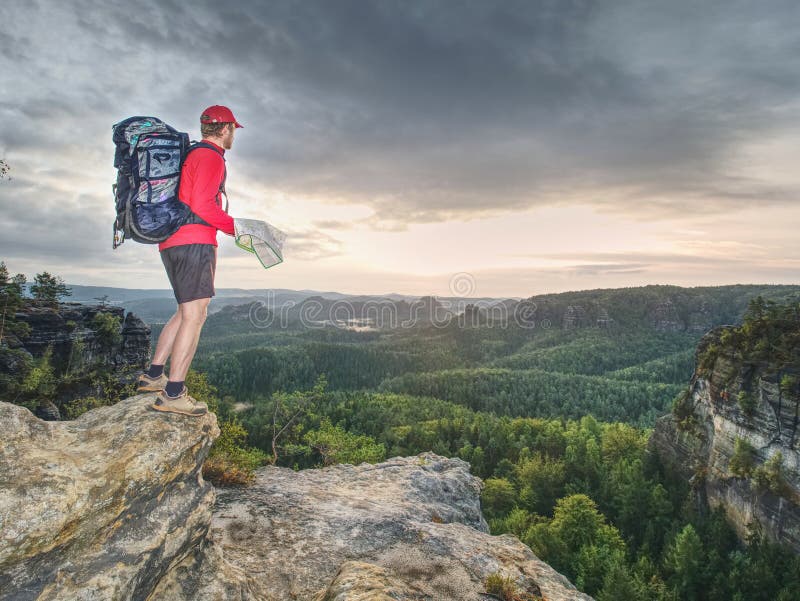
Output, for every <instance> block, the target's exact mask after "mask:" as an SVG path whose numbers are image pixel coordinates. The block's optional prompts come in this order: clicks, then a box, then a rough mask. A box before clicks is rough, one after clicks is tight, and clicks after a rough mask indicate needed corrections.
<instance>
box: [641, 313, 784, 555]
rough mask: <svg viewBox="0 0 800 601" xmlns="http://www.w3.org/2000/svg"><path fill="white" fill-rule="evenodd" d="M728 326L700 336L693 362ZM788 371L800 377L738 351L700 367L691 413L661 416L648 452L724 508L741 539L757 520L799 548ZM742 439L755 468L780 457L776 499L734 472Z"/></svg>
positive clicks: (691, 387)
mask: <svg viewBox="0 0 800 601" xmlns="http://www.w3.org/2000/svg"><path fill="white" fill-rule="evenodd" d="M727 327H728V326H719V327H717V328H714V329H713V330H711V331H709V332H708V333H707V334H706V335H705V336H704V337H703V338H702V340H701V341H700V343H699V345H698V347H697V350H696V353H695V365H697V363H698V358H699V357H700V356H701V355H702V353H704V352H705V350H706V349H707V347H708V346H709V345H711V344H714V345H718V344H719V342H720V337H721V335H722V333H723V332H724V330H725V329H726V328H727ZM790 374H791V375H794V376H798V375H800V374H798V373H797V372H796V370H795V371H794V372H793V371H792V369H789V368H784V369H781V370H775V369H774V368H773V367H772V366H770V365H768V364H765V363H759V362H752V361H749V360H748V358H746V357H741V356H737V355H732V354H722V355H719V356H718V357H717V358H716V360H715V362H714V365H713V367H712V368H711V370H710V372H709V373H707V374H705V375H701V373H700V371H699V370H698V368H697V367H696V368H695V372H694V375H693V376H692V378H691V381H690V383H689V390H688V391H687V392H688V396H687V398H686V401H685V406H686V408H687V409H686V411H687V412H688V415H687V416H686V417H685V418H684V419H683V420H681V419H680V418H679V417H677V416H676V415H673V414H670V415H665V416H663V417H661V418H659V419H658V420H657V422H656V426H655V430H654V432H653V435H652V436H651V438H650V449H651V451H653V452H656V453H658V455H659V456H660V457H661V459H662V460H663V461H664V463H665V464H667V465H668V466H670V467H671V468H672V469H675V470H677V471H678V472H679V473H680V474H681V475H682V476H683V477H685V478H687V479H689V481H690V482H691V483H692V484H693V485H694V488H695V490H696V492H697V493H698V495H699V499H698V500H699V501H701V503H707V504H708V505H710V506H712V507H716V506H718V505H720V504H722V506H723V507H724V509H725V512H726V514H727V516H728V518H729V519H730V521H731V523H732V524H733V525H734V527H735V528H736V530H737V532H738V534H739V535H740V537H741V538H744V537H745V536H746V533H747V526H748V524H750V523H751V522H752V521H753V520H757V521H758V522H759V523H760V524H761V526H762V527H763V528H764V532H765V534H767V535H768V536H769V537H770V538H771V539H772V540H776V541H782V542H785V543H788V544H789V545H791V546H792V547H793V548H794V549H795V550H797V551H800V450H798V434H800V433H798V423H799V422H800V419H799V417H800V400H799V399H798V398H797V397H796V396H795V397H794V398H792V396H791V395H787V394H785V392H782V391H781V387H780V386H779V382H780V380H781V378H782V377H783V376H785V375H790ZM743 393H747V394H749V395H751V398H752V399H753V401H754V403H755V406H754V409H753V410H752V412H748V413H745V412H744V411H743V410H742V408H741V406H740V404H739V402H738V400H739V396H740V395H741V394H743ZM737 439H741V440H743V441H745V442H747V443H748V444H749V445H751V446H752V447H753V452H752V457H751V459H752V462H753V466H752V469H753V470H754V471H755V470H756V469H758V468H759V467H761V466H764V464H765V463H766V462H767V461H768V460H769V459H770V458H773V457H775V455H776V453H781V455H782V458H783V466H782V469H783V477H784V484H785V489H784V490H782V491H781V492H780V493H779V494H776V492H773V491H772V490H769V489H763V487H758V486H756V484H755V482H754V481H753V478H752V477H747V476H742V475H737V473H740V472H737V473H734V470H732V469H731V459H732V457H733V456H734V452H735V447H736V441H737Z"/></svg>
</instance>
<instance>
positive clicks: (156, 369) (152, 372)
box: [147, 363, 164, 378]
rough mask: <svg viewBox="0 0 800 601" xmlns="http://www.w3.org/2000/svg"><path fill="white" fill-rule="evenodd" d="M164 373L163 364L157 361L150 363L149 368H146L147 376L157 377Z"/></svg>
mask: <svg viewBox="0 0 800 601" xmlns="http://www.w3.org/2000/svg"><path fill="white" fill-rule="evenodd" d="M163 373H164V365H163V364H162V365H159V364H158V363H151V364H150V369H148V370H147V376H148V377H150V378H157V377H159V376H160V375H161V374H163Z"/></svg>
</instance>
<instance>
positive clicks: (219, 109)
mask: <svg viewBox="0 0 800 601" xmlns="http://www.w3.org/2000/svg"><path fill="white" fill-rule="evenodd" d="M200 123H235V124H236V127H244V126H243V125H242V124H241V123H239V122H238V121H237V120H236V117H234V116H233V112H232V111H231V109H229V108H228V107H227V106H222V105H220V104H215V105H214V106H210V107H208V108H207V109H206V110H204V111H203V114H202V115H200Z"/></svg>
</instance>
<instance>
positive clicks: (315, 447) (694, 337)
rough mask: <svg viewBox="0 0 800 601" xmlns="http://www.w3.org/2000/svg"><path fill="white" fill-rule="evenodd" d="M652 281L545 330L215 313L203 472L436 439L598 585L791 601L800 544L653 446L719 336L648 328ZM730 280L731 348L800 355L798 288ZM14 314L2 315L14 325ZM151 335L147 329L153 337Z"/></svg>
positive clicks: (622, 590)
mask: <svg viewBox="0 0 800 601" xmlns="http://www.w3.org/2000/svg"><path fill="white" fill-rule="evenodd" d="M0 275H2V276H3V277H2V278H0V279H2V281H0V292H2V294H4V295H5V301H6V303H10V304H12V305H14V306H15V307H18V306H20V305H22V304H24V303H26V302H31V301H29V300H28V299H26V298H24V294H23V287H22V286H21V284H22V283H24V282H21V281H20V280H19V278H16V280H15V279H14V278H10V277H9V276H8V274H7V272H5V275H3V274H1V273H0ZM48 275H49V274H48ZM48 282H49V280H48ZM49 283H50V284H53V283H54V282H49ZM56 283H57V282H56ZM647 288H648V289H649V290H648V291H646V292H643V290H642V289H624V290H621V291H617V292H616V294H617V296H615V297H614V298H611V297H609V296H608V295H609V294H611V292H612V291H599V292H598V293H597V296H596V298H595V300H596V299H597V298H599V299H601V301H602V304H603V306H604V308H605V309H606V310H607V312H608V314H609V315H611V316H612V317H614V319H615V325H614V326H613V327H597V326H596V325H594V324H593V323H590V324H589V325H585V326H583V327H576V328H566V327H561V326H560V325H559V322H558V321H556V320H555V319H553V320H551V322H552V323H553V324H555V325H554V326H553V327H550V328H538V329H536V328H534V329H526V328H522V327H514V326H513V325H512V326H510V327H507V328H498V327H491V323H484V324H481V325H477V326H464V325H463V324H459V323H452V324H449V325H448V326H446V327H434V326H431V325H426V324H420V325H417V326H415V327H411V328H395V329H389V330H374V331H355V330H350V329H344V328H338V327H326V328H304V327H302V326H301V324H297V323H293V324H290V326H289V327H277V326H276V327H269V328H254V327H253V325H252V324H251V323H248V322H247V321H242V320H231V318H230V315H229V314H227V313H226V312H220V313H219V314H217V315H210V316H209V317H208V319H207V322H206V324H205V327H204V330H203V334H202V336H201V340H200V345H199V347H198V353H197V355H196V357H195V361H194V363H193V367H192V370H191V371H190V374H189V377H188V379H187V385H188V387H189V390H190V391H191V393H192V395H193V396H195V398H197V399H198V400H202V401H206V402H207V403H208V404H209V407H210V408H211V409H212V410H214V411H215V412H216V413H217V415H218V417H219V420H220V424H221V430H222V435H221V436H220V437H219V439H218V440H217V442H216V443H215V445H214V447H213V449H212V452H211V455H210V456H209V459H208V460H207V462H206V466H205V467H204V474H205V475H206V476H207V477H208V478H209V479H210V480H212V481H213V482H215V483H216V484H218V485H239V486H241V485H245V486H246V485H247V482H248V481H249V480H250V479H251V478H252V472H253V470H254V469H256V468H257V467H258V466H259V465H265V464H275V465H281V466H286V467H291V468H293V469H298V470H299V469H307V468H314V467H321V466H326V465H332V464H335V463H352V464H357V463H360V462H362V461H366V462H379V461H382V460H384V459H386V458H388V457H393V456H397V455H403V456H405V455H414V454H418V453H421V452H424V451H433V452H435V453H438V454H440V455H443V456H447V457H458V458H460V459H462V460H464V461H466V462H468V463H469V465H470V469H471V472H472V473H473V474H475V475H476V476H479V477H480V478H481V479H483V481H484V488H483V491H482V495H481V503H482V507H483V512H484V516H485V517H486V519H487V521H488V523H489V524H490V527H491V532H492V533H493V534H500V533H506V532H508V533H512V534H514V535H516V536H517V537H518V538H519V539H520V540H521V541H522V542H523V543H524V544H526V545H528V546H529V547H530V548H531V549H532V550H533V552H534V553H536V555H537V556H539V557H540V558H541V559H542V560H544V561H546V562H547V563H549V564H550V565H552V566H553V567H554V568H555V569H556V570H558V571H560V572H562V573H563V574H565V575H566V576H567V577H568V578H569V579H570V580H571V581H572V582H573V583H575V585H576V586H577V587H578V588H579V589H580V590H582V591H585V592H586V593H588V594H590V595H592V596H594V597H595V598H597V599H598V600H599V601H610V600H614V601H620V600H626V599H630V600H648V601H650V600H675V601H677V600H681V601H682V600H714V601H717V600H719V601H722V600H737V601H738V600H741V601H745V600H748V601H749V600H762V599H763V600H764V601H767V600H769V601H773V600H780V601H788V600H790V599H792V600H794V599H800V557H798V556H797V555H795V554H794V553H793V552H792V551H791V550H790V549H789V548H788V547H786V546H783V545H776V544H773V543H771V542H769V541H768V539H767V538H766V536H765V535H764V534H763V532H761V531H760V529H759V528H758V527H757V526H754V527H753V528H751V530H750V532H749V535H748V538H747V541H745V542H744V543H741V542H739V540H738V539H737V536H736V534H735V532H734V530H733V529H732V527H731V526H730V525H729V524H728V522H727V521H726V518H725V515H724V513H723V512H722V511H721V510H713V511H712V510H710V509H708V507H706V506H704V505H703V504H702V503H699V502H698V500H697V499H698V496H697V494H696V491H695V490H693V489H692V487H691V486H690V485H689V483H688V482H687V481H685V480H684V479H683V478H680V477H678V476H677V475H676V474H674V473H670V471H669V470H668V469H667V468H666V467H665V466H664V465H662V464H661V463H660V461H659V459H658V457H657V455H655V454H654V453H652V452H651V451H649V450H648V440H649V438H650V435H651V433H652V428H653V426H654V423H655V420H656V418H657V417H659V416H661V415H664V414H666V413H669V412H670V411H674V412H675V413H676V415H679V413H680V412H681V411H682V410H685V406H684V405H683V404H682V403H683V402H684V401H685V398H686V387H687V383H688V381H689V379H690V378H691V376H692V374H693V372H694V370H695V369H696V368H697V369H702V367H703V365H707V364H708V363H709V361H711V359H712V358H713V354H714V353H719V352H723V350H724V349H723V348H720V347H719V346H717V347H714V348H710V349H707V350H706V354H705V355H704V356H701V357H697V356H696V349H697V345H698V342H699V340H700V338H701V337H702V335H703V334H704V333H705V331H707V329H706V328H692V329H689V328H683V329H680V328H671V327H655V326H654V323H653V322H652V321H648V319H647V317H646V312H645V311H643V310H642V309H641V307H642V306H644V305H646V304H647V302H645V299H644V297H645V296H647V295H650V296H651V297H657V296H658V295H660V294H663V293H664V289H662V288H661V287H647ZM725 288H729V289H728V290H721V289H714V288H709V289H704V291H705V300H704V302H705V303H707V306H709V307H711V309H710V315H711V319H712V322H714V324H715V325H716V324H720V323H721V324H726V323H727V324H731V328H730V329H729V330H728V333H727V334H726V336H725V337H724V345H731V346H732V347H735V348H737V349H742V352H748V353H751V354H754V355H757V356H758V359H759V360H762V361H774V362H779V363H781V364H783V365H786V364H789V363H792V362H794V364H797V363H798V362H800V352H799V351H800V301H798V299H797V297H787V295H786V294H785V291H782V290H780V289H779V290H777V291H776V292H774V293H772V294H770V290H769V289H767V290H766V292H765V294H764V296H762V295H760V294H758V295H756V296H753V295H752V292H753V291H752V290H751V289H746V288H740V287H725ZM681 290H687V289H681ZM709 291H710V292H709ZM63 292H64V291H63V290H60V293H63ZM672 292H673V293H674V290H673V291H672ZM54 294H55V295H57V293H52V294H50V297H49V298H50V300H49V301H47V299H45V300H42V299H39V302H45V301H47V302H50V301H52V297H53V296H54ZM575 294H578V297H575V298H569V297H565V298H561V299H559V295H556V296H554V297H552V298H548V299H543V300H542V302H541V304H540V307H542V308H544V309H545V310H546V311H549V312H551V314H552V315H555V314H556V313H557V311H558V310H559V307H562V308H563V305H567V304H569V303H575V302H578V301H580V302H583V303H585V304H588V303H589V300H587V298H588V297H587V295H588V294H589V293H588V292H583V293H575ZM687 294H688V293H687ZM671 296H673V300H674V299H675V298H676V297H675V296H674V295H672V294H671ZM579 297H580V298H579ZM576 298H577V301H576ZM687 298H690V296H687ZM773 298H774V299H777V300H772V299H773ZM0 300H2V299H0ZM544 300H546V302H544ZM692 302H694V301H692ZM637 303H639V304H637ZM687 306H688V305H687V304H686V303H684V302H683V301H680V299H678V302H677V314H678V315H679V316H680V315H681V313H683V317H682V318H681V319H682V321H683V323H689V322H690V321H691V316H690V313H691V311H690V310H689V309H687V308H686V307H687ZM715 307H716V309H715ZM7 317H8V319H7V321H6V322H5V324H6V325H5V327H7V328H10V329H12V330H14V329H16V330H22V329H23V328H19V327H18V326H17V325H15V324H14V320H13V316H10V317H9V316H7ZM114 325H117V326H118V325H119V324H112V323H110V322H109V321H108V320H105V322H103V319H100V320H99V321H98V322H97V323H96V324H95V327H96V328H97V331H98V332H105V333H106V335H107V336H108V337H110V338H113V334H114V332H113V326H114ZM158 333H159V326H158V325H154V326H153V331H152V341H153V343H155V341H156V340H157V338H158ZM20 335H24V332H21V334H20ZM112 343H113V340H109V344H112ZM2 350H3V349H2V346H0V351H2ZM698 362H699V363H700V365H698ZM797 366H798V367H800V365H797ZM167 370H168V367H167ZM19 373H20V376H19V377H18V378H17V379H16V380H14V379H10V378H8V377H6V379H5V380H3V381H0V387H1V388H2V389H3V390H2V391H0V392H2V395H3V398H4V399H5V398H11V399H14V400H15V401H16V402H18V403H20V404H23V405H26V406H29V407H31V408H32V407H33V405H35V404H36V403H40V402H41V401H42V398H43V397H47V396H48V395H50V396H52V397H53V398H54V399H55V396H56V391H57V390H58V388H59V384H60V383H62V382H63V381H65V379H66V381H68V380H69V378H70V377H72V376H71V375H70V373H69V370H67V372H64V371H63V368H62V367H61V366H54V365H52V364H50V363H48V358H47V356H46V355H45V356H44V357H41V358H39V359H37V361H36V362H35V363H34V364H32V365H28V366H23V367H21V368H20V372H19ZM95 377H97V378H102V377H103V371H102V369H98V370H97V373H96V376H95ZM104 390H106V391H108V394H106V395H105V396H103V395H95V396H92V397H88V398H82V399H76V400H73V401H70V402H69V403H68V404H67V406H64V407H61V409H62V414H63V415H64V416H65V417H67V418H74V417H76V416H78V415H80V414H81V413H82V412H83V411H86V410H88V409H91V408H92V407H95V406H98V405H100V404H105V403H109V402H114V401H115V400H118V399H119V398H120V397H121V396H123V395H125V394H129V393H130V392H132V391H131V390H130V389H129V388H125V387H118V388H116V389H114V388H113V387H106V388H105V389H104ZM768 476H771V477H772V480H771V481H772V482H774V481H775V480H776V478H777V479H778V480H779V479H780V474H777V475H776V474H770V475H768Z"/></svg>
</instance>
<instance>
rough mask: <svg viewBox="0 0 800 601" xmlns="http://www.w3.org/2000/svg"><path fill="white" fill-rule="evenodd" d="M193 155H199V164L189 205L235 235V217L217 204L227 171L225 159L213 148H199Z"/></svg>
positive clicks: (211, 223) (220, 227)
mask: <svg viewBox="0 0 800 601" xmlns="http://www.w3.org/2000/svg"><path fill="white" fill-rule="evenodd" d="M192 155H195V156H196V157H197V164H196V166H195V177H194V181H193V185H192V188H191V191H190V197H189V199H190V200H189V203H188V204H189V206H190V207H192V211H193V212H194V213H196V214H197V216H198V217H200V218H202V219H203V221H205V222H206V223H207V224H208V225H211V226H213V227H215V228H217V229H218V230H221V231H223V232H225V233H226V234H228V235H229V236H233V235H234V234H235V233H236V231H235V230H234V227H233V217H231V216H230V215H228V214H227V213H226V212H225V211H223V210H222V207H220V206H219V205H218V204H217V193H218V192H219V184H220V182H221V181H222V176H223V174H224V173H225V161H224V160H223V159H222V157H220V156H219V155H217V153H216V152H214V151H213V150H205V149H201V148H198V149H197V150H195V151H194V152H193V153H192ZM192 155H190V157H191V156H192Z"/></svg>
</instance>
